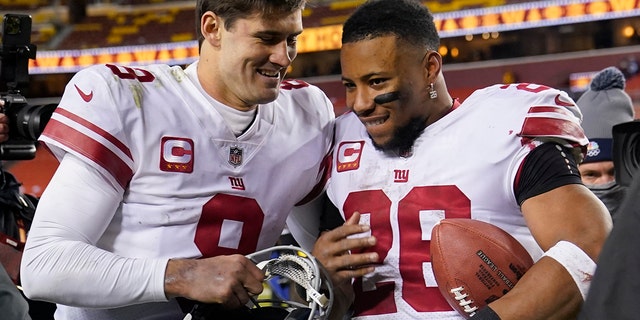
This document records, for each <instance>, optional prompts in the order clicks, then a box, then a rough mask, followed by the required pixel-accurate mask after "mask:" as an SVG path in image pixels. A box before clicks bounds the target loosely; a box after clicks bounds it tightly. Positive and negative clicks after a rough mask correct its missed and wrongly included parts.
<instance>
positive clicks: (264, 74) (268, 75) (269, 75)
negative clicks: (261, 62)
mask: <svg viewBox="0 0 640 320" xmlns="http://www.w3.org/2000/svg"><path fill="white" fill-rule="evenodd" d="M260 74H262V75H263V76H267V77H274V78H275V77H278V76H279V75H280V72H278V71H273V72H271V73H269V72H267V71H260Z"/></svg>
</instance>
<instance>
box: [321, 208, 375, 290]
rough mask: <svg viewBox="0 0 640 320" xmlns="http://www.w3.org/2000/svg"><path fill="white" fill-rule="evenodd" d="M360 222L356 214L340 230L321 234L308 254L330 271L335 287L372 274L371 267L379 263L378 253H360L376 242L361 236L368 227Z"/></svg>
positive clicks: (372, 269) (336, 229) (358, 214)
mask: <svg viewBox="0 0 640 320" xmlns="http://www.w3.org/2000/svg"><path fill="white" fill-rule="evenodd" d="M359 221H360V213H358V212H355V213H354V214H353V215H352V216H351V218H349V220H347V221H346V222H345V223H344V224H343V225H342V226H340V227H338V228H335V229H333V230H331V231H327V232H325V233H323V234H322V235H321V236H320V238H318V240H317V241H316V243H315V245H314V247H313V251H312V253H311V254H312V255H313V256H314V257H316V259H318V261H320V263H321V264H322V265H323V266H324V267H325V269H327V271H329V274H331V280H332V281H333V282H334V284H338V285H340V284H342V283H344V282H349V284H350V282H351V278H354V277H361V276H363V275H365V274H367V273H371V272H373V271H374V267H373V266H372V264H376V263H379V261H378V259H379V257H378V254H377V253H375V252H364V253H360V252H361V251H362V250H363V249H367V248H369V247H372V246H374V245H375V244H376V238H375V237H373V236H362V233H365V232H367V231H369V226H368V225H361V224H359V223H358V222H359Z"/></svg>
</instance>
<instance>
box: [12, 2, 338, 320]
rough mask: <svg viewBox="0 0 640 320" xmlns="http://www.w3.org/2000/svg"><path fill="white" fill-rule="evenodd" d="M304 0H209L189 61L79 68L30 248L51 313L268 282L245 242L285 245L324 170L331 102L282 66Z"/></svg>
mask: <svg viewBox="0 0 640 320" xmlns="http://www.w3.org/2000/svg"><path fill="white" fill-rule="evenodd" d="M304 6H305V0H295V1H291V0H277V1H274V0H260V1H255V0H251V1H250V0H199V1H198V2H197V7H196V17H197V19H198V29H199V35H200V39H199V41H200V59H199V61H197V62H195V63H193V64H191V65H189V66H188V67H186V68H182V67H178V66H167V65H150V66H146V67H128V66H120V65H115V64H106V65H98V66H93V67H89V68H87V69H85V70H83V71H80V72H78V73H77V74H76V75H75V76H74V77H73V78H72V80H71V81H70V82H69V83H68V85H67V87H66V90H65V92H64V94H63V97H62V99H61V101H60V104H59V106H58V108H57V110H56V112H55V113H54V115H53V117H52V118H51V120H50V121H49V122H48V124H47V127H46V129H45V130H44V132H43V134H42V136H41V137H40V140H41V141H42V142H43V143H45V144H46V146H47V147H48V148H49V149H50V150H51V151H52V152H53V154H54V155H55V156H56V157H57V158H58V159H59V160H60V165H59V168H58V170H57V171H56V173H55V175H54V177H53V178H52V180H51V181H50V183H49V185H48V187H47V188H46V191H45V192H44V193H43V195H42V198H41V200H40V202H39V205H38V208H37V213H36V218H35V221H34V222H33V225H32V227H31V230H30V234H29V236H28V241H27V245H26V248H25V251H24V257H23V261H22V284H23V286H24V290H25V293H26V295H27V296H28V297H30V298H32V299H41V300H47V301H52V302H55V303H57V304H58V306H57V310H56V315H55V317H56V319H60V320H64V319H92V320H101V319H118V320H124V319H174V320H175V319H182V317H183V316H184V314H185V311H188V308H187V309H186V310H182V309H183V308H181V307H180V306H179V303H178V302H179V299H177V298H187V299H190V300H196V301H200V302H205V303H217V304H219V305H220V306H222V307H223V308H226V309H233V308H238V307H240V306H243V305H245V304H246V303H247V302H248V301H249V300H250V298H251V296H255V295H258V294H259V293H260V292H261V291H262V290H263V283H262V281H263V280H264V274H263V272H262V271H261V270H260V269H259V268H257V267H256V265H255V264H254V263H253V262H252V261H250V260H249V259H248V258H246V257H245V255H246V254H249V253H252V252H255V251H257V250H260V249H264V248H267V247H270V246H273V245H275V243H276V241H277V240H278V237H279V236H280V234H281V232H282V230H283V228H284V226H285V220H286V218H287V214H288V213H289V212H290V211H291V209H292V207H293V206H295V205H296V204H299V203H304V202H305V201H306V200H305V199H309V198H308V196H309V197H312V195H311V193H312V191H313V190H314V187H315V186H316V184H323V183H324V182H323V181H322V179H323V176H324V174H323V172H324V166H323V163H324V159H325V158H326V156H327V155H328V154H329V152H330V147H331V141H332V133H333V121H334V118H335V115H334V113H333V106H332V104H331V102H330V101H329V99H328V98H327V97H326V96H325V94H324V93H323V92H321V90H320V89H319V88H317V87H314V86H311V85H309V84H307V83H305V82H301V81H291V80H289V81H286V80H284V78H285V72H286V70H287V67H289V66H290V65H291V62H292V60H293V59H294V58H295V57H296V54H297V51H296V38H297V37H298V36H299V35H300V33H301V32H302V29H303V25H302V11H303V9H304Z"/></svg>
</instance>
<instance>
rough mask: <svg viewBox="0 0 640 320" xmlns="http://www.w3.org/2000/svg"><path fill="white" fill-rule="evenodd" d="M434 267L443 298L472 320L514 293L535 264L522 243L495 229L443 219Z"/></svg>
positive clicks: (435, 235) (436, 234)
mask: <svg viewBox="0 0 640 320" xmlns="http://www.w3.org/2000/svg"><path fill="white" fill-rule="evenodd" d="M431 263H432V267H433V273H434V275H435V278H436V282H437V283H438V288H439V289H440V292H441V293H442V295H443V296H444V297H445V299H446V300H447V302H449V304H450V305H451V307H452V308H453V309H454V310H456V311H458V313H460V314H461V315H463V316H464V317H465V318H467V319H468V318H470V317H471V316H473V315H474V314H475V312H476V311H478V310H480V309H481V308H482V307H484V306H486V305H487V304H489V303H490V302H492V301H494V300H496V299H498V298H500V297H502V296H503V295H504V294H506V293H507V292H508V291H509V290H511V289H512V288H513V286H514V285H515V284H516V282H518V280H519V279H520V278H521V277H522V275H523V274H524V273H525V272H526V271H527V270H528V269H529V268H530V267H531V266H532V265H533V260H532V259H531V256H530V255H529V253H528V252H527V250H526V249H525V248H524V247H523V246H522V245H521V244H520V242H518V241H517V240H516V239H515V238H513V237H512V236H511V235H510V234H508V233H507V232H505V231H504V230H502V229H500V228H499V227H497V226H495V225H492V224H490V223H487V222H483V221H479V220H472V219H443V220H441V221H440V222H439V223H438V224H436V225H435V226H434V227H433V230H432V232H431Z"/></svg>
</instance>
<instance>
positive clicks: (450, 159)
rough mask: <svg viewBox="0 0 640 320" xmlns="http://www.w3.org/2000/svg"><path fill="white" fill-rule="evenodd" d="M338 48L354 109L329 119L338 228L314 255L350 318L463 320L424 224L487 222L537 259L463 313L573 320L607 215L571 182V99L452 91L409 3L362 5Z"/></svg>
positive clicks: (576, 127)
mask: <svg viewBox="0 0 640 320" xmlns="http://www.w3.org/2000/svg"><path fill="white" fill-rule="evenodd" d="M342 44H343V45H342V49H341V64H342V82H343V84H344V86H345V87H346V99H347V105H348V107H350V109H351V112H349V113H347V114H344V115H342V116H340V117H339V119H338V120H337V122H336V138H335V141H334V143H335V151H334V154H333V162H332V171H331V178H330V182H329V185H328V189H327V194H328V197H329V198H330V199H331V201H332V202H333V203H334V204H335V206H336V207H337V208H338V209H339V211H340V214H341V215H342V217H343V218H344V220H346V224H345V225H344V226H341V227H338V228H336V229H334V230H332V231H328V232H325V233H324V234H323V235H322V236H321V237H320V238H319V240H318V242H317V243H316V245H315V248H314V250H313V255H314V256H316V257H317V258H318V259H319V260H320V261H321V262H322V263H323V264H324V266H325V267H326V268H327V269H328V270H330V272H332V274H333V279H334V284H335V285H336V286H340V288H341V289H342V291H343V294H344V295H345V296H346V297H347V299H345V300H346V301H349V300H348V299H352V301H353V305H352V309H351V311H352V312H353V317H354V319H463V315H460V314H457V313H456V312H455V311H453V309H452V308H451V307H450V306H449V305H448V304H447V302H446V301H445V299H444V298H443V296H442V295H441V294H440V292H439V291H438V288H437V284H436V283H435V281H434V276H433V273H432V271H431V266H430V253H429V237H430V234H431V228H432V227H433V225H434V224H435V223H437V222H438V221H439V220H440V219H444V218H470V219H478V220H482V221H486V222H489V223H492V224H494V225H497V226H498V227H501V228H502V229H504V230H506V231H507V232H509V233H510V234H511V235H513V236H514V237H515V238H516V239H518V240H519V241H520V242H521V243H522V244H523V245H524V246H525V247H526V248H527V249H528V252H529V253H530V254H531V256H532V257H533V258H534V261H536V263H535V264H534V265H533V267H532V268H531V269H530V270H529V271H528V272H527V273H526V274H524V276H523V277H522V278H521V279H520V281H519V282H518V283H517V284H516V285H515V287H514V288H513V289H512V290H511V291H509V292H508V293H507V294H506V295H504V296H503V297H501V298H500V299H497V300H496V301H493V302H491V303H490V304H489V307H487V308H485V309H482V310H477V311H476V312H475V315H474V317H473V318H472V319H519V320H522V319H564V318H571V317H575V315H576V314H577V312H578V309H579V307H580V305H581V303H582V302H583V299H584V296H585V295H586V293H587V291H588V287H589V282H590V277H591V276H592V275H593V272H594V269H595V262H594V261H596V260H597V257H598V254H599V252H600V250H601V246H602V244H603V242H604V240H605V238H606V237H607V235H608V233H609V230H610V228H611V218H610V216H609V214H608V212H607V209H606V207H605V206H604V205H603V204H602V202H600V201H599V200H598V199H597V198H596V197H595V196H594V194H593V193H591V192H590V191H589V189H587V188H586V187H585V186H584V185H583V184H582V182H581V180H580V174H579V171H578V168H577V164H578V163H579V162H580V161H581V160H582V158H583V156H584V154H583V152H584V151H585V150H586V148H585V147H586V144H587V139H586V137H585V135H584V132H583V130H582V129H581V127H580V121H581V114H580V110H579V109H578V107H577V106H576V105H575V103H574V101H572V99H571V98H570V97H569V96H568V95H567V94H566V93H565V92H562V91H559V90H556V89H553V88H550V87H546V86H544V85H537V84H528V83H514V84H504V85H502V84H499V85H493V86H489V87H487V88H484V89H480V90H477V91H475V92H474V93H473V94H471V95H470V96H469V97H467V98H466V99H464V101H460V100H457V99H454V98H452V97H451V96H450V95H449V93H448V91H447V86H446V82H445V77H444V75H443V66H442V56H441V55H440V54H439V53H438V48H439V37H438V33H437V29H436V26H435V24H434V21H433V17H432V15H431V13H430V12H429V11H428V9H427V8H426V7H424V6H423V5H422V3H421V1H418V0H371V1H368V2H366V3H364V4H363V5H361V6H360V7H359V8H358V9H357V10H356V11H355V12H354V13H353V15H352V16H351V17H350V18H349V19H348V20H347V21H346V23H345V24H344V29H343V35H342ZM479 76H481V75H479ZM292 231H294V229H293V228H292ZM354 277H355V280H354V281H353V283H352V281H351V279H352V278H354ZM336 300H337V301H340V300H341V299H336ZM348 305H349V304H348V303H343V304H342V306H340V308H342V309H343V310H344V309H346V307H345V306H348ZM337 309H338V307H337V306H336V305H334V310H337ZM470 315H471V314H467V315H464V317H468V316H470Z"/></svg>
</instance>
